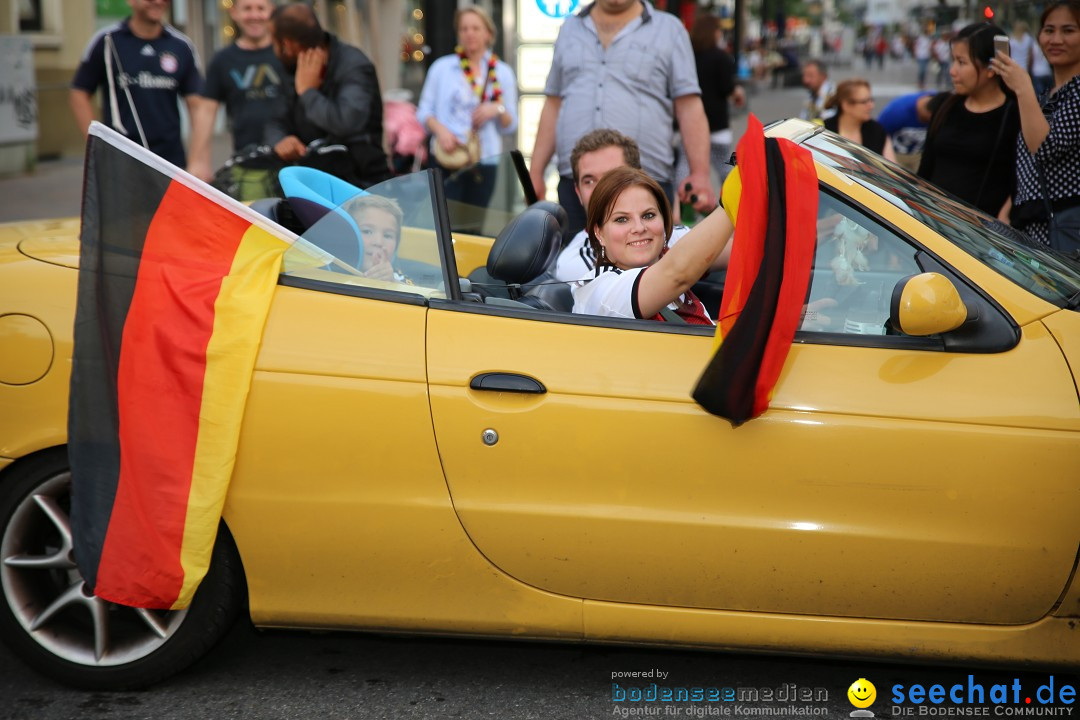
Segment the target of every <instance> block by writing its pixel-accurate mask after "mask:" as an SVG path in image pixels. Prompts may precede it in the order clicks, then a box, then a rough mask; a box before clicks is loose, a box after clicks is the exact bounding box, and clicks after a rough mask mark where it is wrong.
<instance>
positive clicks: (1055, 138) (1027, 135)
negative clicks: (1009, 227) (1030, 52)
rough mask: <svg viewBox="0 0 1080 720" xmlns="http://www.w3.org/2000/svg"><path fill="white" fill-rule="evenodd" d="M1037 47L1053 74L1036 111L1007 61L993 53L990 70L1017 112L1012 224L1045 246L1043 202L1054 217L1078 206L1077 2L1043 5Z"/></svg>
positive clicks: (1018, 71)
mask: <svg viewBox="0 0 1080 720" xmlns="http://www.w3.org/2000/svg"><path fill="white" fill-rule="evenodd" d="M1038 42H1039V47H1040V48H1041V49H1042V51H1043V53H1045V54H1046V59H1047V61H1048V62H1049V63H1050V67H1051V68H1052V69H1053V71H1054V84H1053V87H1052V88H1051V89H1050V92H1049V94H1048V95H1047V96H1046V97H1045V99H1044V100H1043V102H1042V105H1041V106H1040V104H1039V98H1038V97H1037V96H1036V94H1035V89H1034V87H1033V86H1032V81H1031V76H1030V75H1028V73H1026V72H1025V71H1024V69H1023V68H1021V67H1020V66H1019V65H1018V64H1017V63H1016V62H1015V61H1014V60H1013V59H1012V58H1010V57H1009V56H1007V55H1005V54H1003V53H998V54H997V56H996V57H995V58H994V59H993V61H992V62H991V68H992V69H993V70H994V72H996V73H998V74H999V75H1000V76H1001V78H1002V80H1004V81H1005V84H1006V85H1008V86H1009V88H1010V89H1011V90H1012V91H1013V92H1014V93H1016V101H1017V104H1018V105H1019V107H1020V128H1021V132H1020V137H1019V138H1018V139H1017V141H1016V174H1017V186H1016V196H1015V199H1014V203H1013V205H1014V206H1013V208H1012V215H1011V220H1012V224H1013V226H1014V227H1017V228H1019V229H1021V230H1024V231H1025V232H1026V233H1027V234H1028V235H1029V236H1031V237H1032V238H1033V239H1035V240H1038V241H1039V242H1041V243H1043V244H1049V242H1050V238H1049V224H1050V223H1049V216H1048V212H1047V208H1046V205H1047V200H1048V201H1049V204H1050V205H1051V206H1052V208H1053V210H1054V212H1060V211H1062V210H1065V209H1067V208H1071V207H1075V206H1078V205H1080V1H1078V0H1070V1H1069V2H1055V3H1051V4H1050V5H1048V6H1047V8H1046V10H1044V11H1043V14H1042V17H1041V18H1040V20H1039V35H1038ZM1044 188H1045V192H1046V199H1045V200H1044V194H1043V193H1044Z"/></svg>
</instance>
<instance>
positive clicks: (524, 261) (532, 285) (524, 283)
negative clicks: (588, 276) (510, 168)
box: [487, 205, 574, 312]
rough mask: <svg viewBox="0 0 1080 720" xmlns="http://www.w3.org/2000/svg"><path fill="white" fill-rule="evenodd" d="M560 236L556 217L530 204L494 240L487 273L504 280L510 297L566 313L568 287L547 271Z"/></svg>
mask: <svg viewBox="0 0 1080 720" xmlns="http://www.w3.org/2000/svg"><path fill="white" fill-rule="evenodd" d="M560 209H561V208H560ZM562 238H563V226H562V224H561V223H560V221H559V219H558V217H557V216H556V215H554V214H552V213H551V212H550V211H549V210H548V209H547V208H546V207H537V206H536V205H533V206H530V207H528V208H526V209H525V210H524V211H523V212H522V213H521V214H519V215H518V216H517V217H515V218H514V219H513V220H511V221H510V222H509V223H508V224H507V226H506V227H505V228H503V231H502V232H501V233H499V237H497V238H496V239H495V243H494V244H493V245H492V246H491V251H490V252H489V253H488V260H487V273H488V275H490V276H491V277H492V278H494V279H496V280H499V281H502V282H503V283H505V287H506V290H507V293H508V295H509V297H510V299H511V300H516V301H518V302H520V303H523V304H525V305H528V306H530V307H534V308H538V309H541V310H557V311H561V312H569V311H570V310H571V309H572V308H573V306H574V299H573V296H572V295H571V294H570V288H569V286H568V285H567V284H566V283H563V282H558V281H556V280H555V278H554V277H552V276H551V274H550V273H548V272H547V269H548V268H549V267H550V266H551V265H552V264H553V263H554V262H555V258H557V257H558V255H559V252H560V251H561V250H562Z"/></svg>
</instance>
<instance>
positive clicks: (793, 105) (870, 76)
mask: <svg viewBox="0 0 1080 720" xmlns="http://www.w3.org/2000/svg"><path fill="white" fill-rule="evenodd" d="M830 76H831V78H832V79H833V81H839V80H843V79H845V78H848V77H853V76H860V77H865V78H866V79H867V80H869V81H870V84H871V87H872V88H873V91H874V98H875V100H876V106H875V112H880V111H881V109H882V108H883V107H885V104H886V103H887V102H888V101H889V100H890V99H892V98H894V97H896V96H897V95H902V94H904V93H909V92H914V91H915V90H916V89H917V88H916V85H915V79H916V69H915V63H914V61H911V60H908V61H906V62H905V63H890V62H888V61H887V62H886V64H885V67H884V69H883V70H878V69H877V67H874V68H873V69H871V70H869V71H866V70H865V69H864V65H863V64H862V62H861V60H857V61H856V62H854V63H852V64H851V66H849V67H845V68H837V69H836V70H834V71H832V72H831V75H830ZM748 95H749V111H750V112H752V113H754V114H755V115H757V117H758V119H759V120H761V121H762V122H763V123H765V124H768V123H770V122H772V121H774V120H781V119H783V118H786V117H797V116H798V114H799V111H800V110H801V109H802V106H803V103H804V102H805V100H806V91H805V90H803V89H801V88H786V89H776V90H774V89H772V88H761V89H759V90H757V92H752V93H749V94H748ZM746 118H747V113H746V112H745V111H741V112H739V111H737V112H736V113H735V114H734V115H733V116H732V119H731V129H732V132H733V134H734V136H735V141H736V142H738V139H739V138H740V137H741V136H742V133H743V132H744V131H745V129H746ZM229 150H230V140H229V137H228V135H219V136H217V137H215V138H214V146H213V162H214V167H218V166H220V165H221V164H222V163H223V162H225V160H226V159H227V158H228V156H229ZM82 165H83V162H82V158H65V159H62V160H50V161H47V162H42V163H39V164H38V166H37V169H36V170H35V171H34V172H32V173H30V174H27V175H22V176H18V177H12V178H2V179H0V222H12V221H16V220H31V219H46V218H63V217H71V216H75V215H78V214H79V208H80V198H81V195H82V169H83V168H82Z"/></svg>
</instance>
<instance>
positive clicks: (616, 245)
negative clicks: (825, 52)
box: [70, 0, 1080, 322]
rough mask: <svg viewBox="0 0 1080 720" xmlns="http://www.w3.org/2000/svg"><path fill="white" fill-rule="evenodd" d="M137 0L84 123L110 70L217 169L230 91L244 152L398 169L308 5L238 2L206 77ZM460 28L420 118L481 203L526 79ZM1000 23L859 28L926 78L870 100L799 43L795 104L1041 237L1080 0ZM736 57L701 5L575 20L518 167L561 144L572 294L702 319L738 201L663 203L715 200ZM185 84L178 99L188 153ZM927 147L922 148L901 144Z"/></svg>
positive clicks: (108, 49) (111, 119)
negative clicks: (229, 34) (902, 36)
mask: <svg viewBox="0 0 1080 720" xmlns="http://www.w3.org/2000/svg"><path fill="white" fill-rule="evenodd" d="M128 2H129V5H130V6H131V10H132V12H131V15H130V17H128V18H127V19H125V20H124V21H122V22H120V23H117V24H116V25H114V26H112V27H108V28H105V29H103V30H102V31H100V32H99V33H97V35H95V36H94V38H93V39H92V40H91V42H90V44H89V46H88V48H87V50H86V52H85V54H84V57H83V59H82V62H81V64H80V66H79V69H78V71H77V73H76V76H75V79H74V81H73V83H72V90H71V93H70V97H71V106H72V110H73V112H74V114H75V117H76V119H77V120H78V122H79V124H80V126H81V127H82V128H83V129H84V132H85V130H86V128H87V127H88V125H89V123H90V121H91V120H92V118H93V106H92V103H91V98H92V95H93V94H94V93H95V92H96V91H97V90H98V89H101V90H102V92H103V102H102V106H103V109H104V116H105V122H106V123H108V124H110V125H111V126H112V127H114V128H115V129H116V130H118V131H119V132H121V133H123V134H125V135H127V136H128V137H130V138H132V139H133V140H135V141H137V142H139V143H141V144H143V145H144V146H146V147H147V148H149V149H150V150H152V151H153V152H155V153H157V154H159V155H160V156H162V157H163V158H165V159H167V160H169V161H170V162H172V163H174V164H176V165H180V166H185V165H186V167H187V169H188V170H189V171H190V172H191V173H193V174H195V175H196V176H198V177H200V178H203V179H207V180H208V179H210V177H211V176H212V172H211V168H210V162H209V160H210V153H209V149H210V137H211V132H212V125H213V123H214V120H215V117H216V115H217V112H218V108H219V106H220V105H222V104H223V105H224V107H225V110H226V114H227V116H228V119H229V123H230V129H231V132H232V136H233V143H234V149H236V150H240V149H242V148H244V147H250V146H252V145H255V144H262V145H265V146H267V147H269V148H271V149H272V153H273V155H274V156H275V157H276V158H277V159H279V160H280V161H281V162H283V163H296V162H304V161H305V157H306V156H307V155H308V153H309V147H310V146H311V144H312V143H313V142H314V141H320V140H325V141H330V142H333V143H336V144H340V145H343V146H344V147H345V148H346V153H345V154H344V155H343V156H339V157H337V158H336V159H335V164H333V165H332V166H329V167H326V168H325V169H326V170H328V171H329V172H331V173H332V174H334V175H337V176H338V177H340V178H341V179H343V180H346V181H347V182H349V183H352V184H354V185H356V186H358V187H362V188H363V187H370V186H372V185H374V184H377V183H379V182H381V181H383V180H386V179H388V178H389V177H391V172H392V167H391V164H390V161H389V159H388V156H387V152H386V150H385V148H384V128H383V118H384V111H383V104H382V97H381V93H380V89H379V85H378V81H377V78H376V74H375V69H374V66H373V64H372V63H371V61H370V60H369V59H368V57H367V56H366V55H365V54H364V53H363V52H362V51H361V50H360V49H358V48H356V47H353V46H351V45H348V44H346V43H344V42H342V41H340V40H339V39H337V38H336V37H335V36H334V35H333V34H331V33H328V32H326V31H324V30H323V28H322V27H321V26H320V24H319V22H318V19H317V17H316V15H315V13H314V11H313V10H312V8H311V7H310V6H309V5H308V4H306V3H302V2H294V3H288V4H285V5H281V6H276V5H275V3H272V2H271V0H235V1H234V2H233V3H232V5H231V9H230V13H231V16H232V20H233V22H234V24H235V26H236V29H237V31H238V32H237V36H236V40H235V42H234V44H233V45H231V46H230V47H227V48H225V49H223V50H221V51H219V52H218V53H217V54H215V56H214V57H213V58H212V59H211V62H210V64H209V67H208V71H207V77H206V80H205V82H204V81H203V78H202V77H201V75H200V74H199V70H198V63H197V60H196V58H195V53H194V50H193V48H192V45H191V42H190V40H188V39H187V38H186V37H184V36H183V35H182V34H180V33H179V32H177V31H176V30H175V29H173V28H172V27H170V26H169V25H168V24H167V23H166V22H165V21H164V13H165V3H163V2H161V1H160V0H128ZM454 29H455V31H456V34H457V41H458V45H457V47H456V49H455V52H454V53H453V54H449V55H446V56H444V57H441V58H439V59H437V60H436V61H435V62H434V63H433V64H432V65H431V67H430V69H429V71H428V74H427V76H426V80H425V83H424V87H423V90H422V92H421V94H420V100H419V105H418V107H417V108H416V117H415V120H416V123H417V124H418V125H419V126H420V127H421V128H422V129H423V130H422V131H418V133H417V137H423V134H424V131H426V135H427V136H428V137H429V143H430V153H429V155H430V158H431V160H430V162H431V164H432V166H434V167H440V168H442V169H443V170H444V171H447V172H448V173H452V172H454V171H456V170H458V169H461V168H463V167H466V166H474V167H475V168H476V171H475V172H473V173H471V177H472V178H474V182H473V183H472V184H471V185H469V186H467V187H465V186H461V187H458V189H457V190H456V191H455V192H458V193H459V196H454V195H453V193H452V192H451V190H452V189H453V188H452V186H449V185H448V188H447V193H448V196H452V197H451V199H457V200H461V201H463V202H471V203H476V204H480V205H482V204H484V202H485V198H486V197H487V196H488V195H489V194H490V193H491V190H492V187H493V185H494V182H495V172H496V168H495V166H494V165H490V166H489V165H487V164H485V163H487V162H490V161H489V160H487V159H488V158H492V157H493V156H495V155H497V154H499V153H500V152H501V149H502V147H503V138H504V136H508V135H511V134H512V133H514V132H515V131H516V129H517V125H518V117H517V110H518V103H517V96H516V92H517V80H516V78H515V76H514V73H513V70H512V69H511V68H510V67H509V66H508V65H507V64H506V63H505V62H503V61H502V60H501V59H500V58H499V57H498V56H497V55H496V54H495V52H494V51H493V49H492V47H493V45H494V41H495V37H496V27H495V24H494V23H493V22H492V19H491V17H490V16H488V14H487V13H486V12H485V11H484V10H483V9H481V8H480V7H476V6H468V7H463V8H460V9H459V10H458V11H457V13H456V15H455V17H454ZM1002 35H1004V31H1003V30H1002V29H1001V28H999V27H997V26H996V25H993V24H992V23H989V22H986V23H977V24H973V25H970V26H968V27H965V28H963V29H962V30H960V31H959V32H957V33H955V34H954V35H950V36H942V37H939V38H937V39H932V38H930V37H929V35H928V34H927V33H923V34H921V35H919V36H918V37H916V38H913V39H912V40H911V42H910V43H908V42H905V41H903V40H900V41H896V38H894V42H893V43H892V44H891V45H890V43H889V42H888V41H887V40H886V38H885V37H884V35H883V34H877V35H876V36H868V37H867V39H866V43H865V45H864V47H866V48H870V47H871V46H872V48H873V59H876V60H877V62H879V63H881V62H883V60H882V59H881V58H880V55H881V54H882V53H884V52H889V51H890V48H891V51H892V52H893V53H894V54H898V53H905V52H910V53H911V55H912V56H913V58H914V59H915V61H916V64H917V66H918V73H919V84H920V92H918V93H912V94H908V95H905V96H903V97H901V98H897V99H896V100H895V101H894V103H892V104H891V105H890V106H889V107H886V108H885V109H884V110H883V111H882V113H881V115H880V117H879V118H877V119H875V117H874V98H873V94H872V90H871V87H870V84H869V82H867V81H866V80H863V79H860V78H849V79H846V80H844V81H843V82H840V83H839V84H833V83H832V81H830V80H829V78H828V70H827V67H826V65H825V63H823V62H821V61H819V60H814V59H812V60H810V61H808V62H806V63H804V64H803V66H802V75H801V77H802V81H803V84H804V85H805V87H806V89H807V91H808V93H809V97H808V98H807V102H806V106H805V108H804V110H803V113H802V115H803V117H804V118H806V119H809V120H813V121H816V122H820V123H822V124H823V125H824V126H825V127H826V128H827V129H829V130H831V131H833V132H835V133H837V134H838V135H840V136H843V137H845V138H847V139H849V140H850V141H852V142H855V143H858V144H861V145H863V146H865V147H867V148H868V149H870V150H872V151H873V152H876V153H878V154H880V155H882V156H883V157H884V158H885V159H888V160H897V161H899V162H907V164H908V167H910V168H912V169H917V172H918V174H919V175H920V176H922V177H924V178H926V179H927V180H929V181H930V182H932V183H934V184H936V185H938V186H940V187H941V188H943V189H945V190H947V191H949V192H951V193H953V194H954V195H956V196H957V197H960V198H961V199H964V200H966V201H968V202H970V203H971V204H973V205H975V206H976V207H978V208H980V209H982V210H983V211H985V212H987V213H989V214H991V215H994V216H996V217H998V218H1000V219H1002V220H1003V221H1006V222H1011V223H1012V224H1013V225H1015V226H1017V227H1019V228H1022V229H1024V230H1025V231H1027V232H1028V233H1029V234H1030V235H1031V236H1032V237H1033V238H1035V239H1037V240H1038V241H1041V242H1044V243H1048V242H1050V233H1049V219H1050V217H1051V215H1052V214H1054V213H1058V212H1062V211H1065V210H1067V209H1068V208H1071V207H1074V206H1077V205H1080V80H1078V79H1077V76H1078V75H1080V2H1078V0H1065V1H1064V2H1056V3H1052V4H1050V5H1049V6H1048V7H1047V9H1046V10H1045V12H1044V13H1043V15H1042V17H1041V18H1040V22H1039V27H1038V29H1037V33H1036V36H1035V37H1034V38H1032V37H1031V36H1030V35H1029V34H1028V33H1027V28H1026V26H1024V24H1023V23H1017V25H1016V27H1015V28H1014V32H1013V35H1012V38H1011V43H1010V44H1011V48H1010V52H1003V51H1002V50H1001V48H1000V47H997V46H996V45H995V38H999V40H1000V36H1002ZM943 47H944V50H942V48H943ZM867 57H868V63H869V62H870V60H871V58H870V55H867ZM932 62H933V63H936V64H937V65H938V66H939V67H942V68H945V69H946V70H945V72H946V73H947V76H948V78H949V80H950V82H951V85H952V89H951V91H949V92H944V93H933V92H930V91H926V90H923V89H922V88H923V87H924V86H925V84H926V80H927V73H928V72H929V69H930V65H931V63H932ZM1040 63H1045V66H1044V65H1041V64H1040ZM736 76H737V71H736V66H735V62H734V60H733V59H732V57H731V55H730V54H729V53H728V52H727V51H726V50H725V49H724V38H723V33H722V31H721V28H720V24H719V21H718V19H717V18H716V17H714V16H712V15H711V14H703V15H702V16H701V17H699V18H698V20H697V22H696V23H695V24H694V26H693V28H692V29H691V31H690V32H689V33H688V32H687V30H686V28H685V27H684V26H683V25H682V23H681V22H680V20H679V19H678V18H677V17H675V16H674V15H671V14H669V13H665V12H660V11H657V10H656V9H655V8H654V7H653V5H652V4H651V3H649V2H647V1H646V0H595V1H594V2H592V3H590V4H587V5H585V6H584V7H583V8H582V9H581V10H580V11H578V12H577V13H576V14H574V15H571V16H570V17H568V18H566V20H565V21H564V23H563V25H562V28H561V30H560V32H559V35H558V38H557V40H556V41H555V45H554V52H553V61H552V66H551V70H550V72H549V74H548V78H547V83H546V86H545V89H544V95H545V100H544V105H543V109H542V112H541V114H540V118H539V124H538V128H537V133H536V139H535V145H534V147H533V148H531V150H532V154H531V157H532V161H531V166H530V177H531V181H532V183H533V186H534V189H535V191H536V193H537V195H538V196H539V197H541V198H542V197H544V196H545V195H546V190H547V187H546V185H547V182H548V180H547V177H546V173H547V169H548V166H549V163H550V162H551V161H552V160H554V161H555V166H556V167H557V169H558V177H559V180H558V187H557V194H558V198H559V204H560V205H561V206H562V207H563V208H565V210H566V212H567V214H568V216H569V235H568V236H569V237H572V239H571V241H570V242H569V243H568V246H567V247H566V249H565V250H564V252H563V255H562V256H561V257H560V259H559V261H558V264H557V268H556V271H555V274H556V275H557V276H558V277H559V279H560V280H564V281H567V282H573V283H574V285H575V288H576V290H575V292H576V294H577V295H578V305H577V306H578V307H579V308H587V310H585V311H588V312H593V313H601V314H612V315H620V316H627V317H639V318H640V317H654V318H656V319H660V320H670V319H672V318H673V317H674V316H678V317H680V318H682V321H685V322H702V321H707V322H711V319H709V317H708V313H707V312H706V311H705V310H704V308H703V307H700V305H701V304H700V302H699V301H697V300H696V299H695V298H694V297H693V294H692V292H691V291H690V285H692V284H693V282H692V281H691V280H692V279H696V278H700V277H701V276H702V274H703V273H705V272H707V271H709V270H710V269H716V268H722V267H723V266H724V264H725V263H726V257H727V251H726V247H727V241H728V238H729V237H730V234H731V226H730V219H728V218H725V217H723V216H724V215H725V213H722V212H721V213H712V214H710V215H708V217H707V219H706V220H705V221H703V222H700V223H698V225H697V226H696V227H695V228H694V229H693V230H688V229H687V228H685V227H681V226H679V225H677V224H676V223H675V222H674V220H673V217H672V209H671V208H672V206H673V205H674V204H675V203H676V202H681V203H684V204H685V205H688V206H693V207H694V208H695V209H696V210H698V211H700V212H702V213H709V212H710V211H711V210H712V209H713V208H715V207H716V206H717V198H718V197H719V195H720V185H721V183H722V181H723V178H724V176H725V175H726V172H727V169H728V165H727V160H728V157H729V156H730V152H731V148H732V144H733V137H732V133H731V129H730V127H729V107H730V105H732V104H734V105H736V106H738V105H741V104H743V103H744V102H745V94H744V91H743V89H742V87H741V85H740V83H738V82H737V81H736ZM180 99H182V100H183V101H184V102H185V103H186V104H187V106H188V108H189V110H190V116H191V124H192V129H191V143H190V152H189V153H187V154H185V152H184V148H183V144H182V142H181V138H180V118H179V112H178V100H180ZM898 151H899V152H898ZM416 152H417V153H418V154H419V153H421V152H423V148H419V149H417V150H416ZM424 154H428V153H424ZM920 154H921V159H920V160H919V161H918V163H917V164H916V163H915V162H913V161H912V159H911V158H919V156H920ZM714 218H715V219H714ZM652 268H655V269H652ZM645 269H650V271H649V272H648V273H645V272H644V270H645ZM667 311H670V313H669V312H667ZM671 313H673V314H674V316H672V315H671Z"/></svg>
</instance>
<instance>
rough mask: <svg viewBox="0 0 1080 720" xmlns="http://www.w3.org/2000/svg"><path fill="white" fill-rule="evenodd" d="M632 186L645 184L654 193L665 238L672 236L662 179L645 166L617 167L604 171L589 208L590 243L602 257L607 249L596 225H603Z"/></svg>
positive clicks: (587, 225) (665, 239) (587, 218)
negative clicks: (652, 175) (655, 178)
mask: <svg viewBox="0 0 1080 720" xmlns="http://www.w3.org/2000/svg"><path fill="white" fill-rule="evenodd" d="M632 187H642V188H645V189H646V190H648V191H649V192H650V193H652V196H653V197H654V198H655V199H656V206H657V207H658V208H659V210H660V217H662V218H663V219H664V242H665V243H666V242H667V239H668V238H670V237H671V225H672V220H671V204H670V203H669V202H668V198H667V195H666V194H665V193H664V190H663V188H661V187H660V185H659V183H657V182H656V181H655V180H653V179H652V178H651V177H649V176H648V175H646V174H645V173H644V172H642V171H641V170H637V169H635V168H629V167H619V168H614V169H613V170H608V171H607V172H606V173H604V176H603V177H602V178H600V182H598V183H596V188H594V189H593V193H592V197H591V198H589V209H588V213H587V214H586V218H585V227H586V228H587V229H588V232H589V244H590V245H591V246H592V249H593V252H594V253H595V255H596V257H598V258H600V257H604V253H603V249H602V248H601V247H600V240H599V238H597V237H596V228H598V227H600V226H602V225H603V224H604V223H605V222H606V221H607V219H608V218H609V217H610V216H611V210H612V208H614V207H615V203H616V202H618V200H619V196H620V195H622V194H623V191H625V190H628V189H630V188H632Z"/></svg>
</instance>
